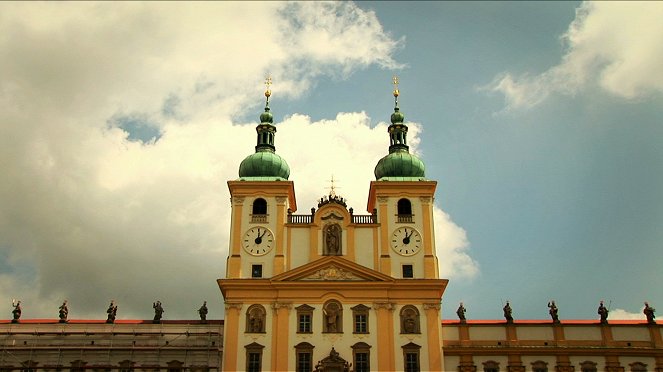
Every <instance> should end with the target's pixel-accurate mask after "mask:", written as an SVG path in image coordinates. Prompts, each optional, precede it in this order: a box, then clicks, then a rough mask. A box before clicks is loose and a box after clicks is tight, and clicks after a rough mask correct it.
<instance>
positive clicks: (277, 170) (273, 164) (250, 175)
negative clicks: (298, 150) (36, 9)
mask: <svg viewBox="0 0 663 372" xmlns="http://www.w3.org/2000/svg"><path fill="white" fill-rule="evenodd" d="M268 82H269V84H271V79H268ZM271 94H272V92H271V91H270V90H269V85H268V89H267V91H266V92H265V97H267V103H266V104H265V112H263V113H262V114H260V124H258V126H257V127H256V133H257V134H258V141H257V144H256V152H255V154H251V155H249V156H247V157H246V158H245V159H244V160H242V163H241V164H240V165H239V178H240V179H241V180H247V181H249V180H250V181H283V180H287V179H288V177H290V167H289V166H288V163H287V162H286V161H285V159H283V158H282V157H280V156H278V155H277V154H276V147H275V146H274V137H275V136H276V127H275V126H274V124H272V122H273V121H274V116H273V115H272V113H271V112H269V97H270V96H271Z"/></svg>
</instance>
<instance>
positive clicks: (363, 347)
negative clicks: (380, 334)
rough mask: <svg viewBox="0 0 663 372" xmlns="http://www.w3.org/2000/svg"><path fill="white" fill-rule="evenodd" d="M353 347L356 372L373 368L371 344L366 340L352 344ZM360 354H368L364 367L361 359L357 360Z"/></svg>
mask: <svg viewBox="0 0 663 372" xmlns="http://www.w3.org/2000/svg"><path fill="white" fill-rule="evenodd" d="M351 348H352V363H353V364H354V371H355V372H369V371H370V370H371V345H369V344H367V343H365V342H357V343H356V344H354V345H352V346H351ZM358 355H366V365H365V366H364V367H365V368H362V363H363V362H361V361H358V360H357V356H358Z"/></svg>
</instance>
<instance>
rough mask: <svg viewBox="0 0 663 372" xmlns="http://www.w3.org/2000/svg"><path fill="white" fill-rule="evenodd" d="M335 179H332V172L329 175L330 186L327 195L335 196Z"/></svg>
mask: <svg viewBox="0 0 663 372" xmlns="http://www.w3.org/2000/svg"><path fill="white" fill-rule="evenodd" d="M335 181H336V180H334V175H333V174H332V176H331V181H330V182H331V186H330V187H329V195H330V196H336V185H335V184H334V182H335Z"/></svg>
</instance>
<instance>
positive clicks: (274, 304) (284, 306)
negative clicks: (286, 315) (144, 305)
mask: <svg viewBox="0 0 663 372" xmlns="http://www.w3.org/2000/svg"><path fill="white" fill-rule="evenodd" d="M272 309H274V310H278V309H288V310H290V309H292V302H281V301H275V302H272Z"/></svg>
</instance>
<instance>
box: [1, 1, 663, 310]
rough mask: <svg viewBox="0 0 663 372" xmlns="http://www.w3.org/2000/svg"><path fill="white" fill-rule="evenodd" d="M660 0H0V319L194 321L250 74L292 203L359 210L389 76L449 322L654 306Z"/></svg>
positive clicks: (207, 289) (661, 195)
mask: <svg viewBox="0 0 663 372" xmlns="http://www.w3.org/2000/svg"><path fill="white" fill-rule="evenodd" d="M661 18H663V3H660V2H643V3H639V2H629V3H620V2H591V3H581V2H531V3H529V2H462V3H461V2H458V3H457V2H407V3H405V2H359V3H352V2H340V3H322V2H292V3H279V2H264V3H263V2H242V3H233V2H218V3H216V2H213V3H209V2H205V3H174V2H166V3H156V2H150V3H134V2H129V3H126V2H121V3H106V2H104V3H79V2H67V3H65V2H49V3H35V2H28V3H22V2H21V3H18V2H17V3H14V2H2V3H0V51H2V52H0V105H1V107H2V110H0V175H2V182H0V318H4V319H9V318H10V317H11V310H12V306H11V301H12V299H19V300H21V301H22V308H23V317H24V318H53V319H55V318H57V310H58V306H59V305H60V304H61V303H62V301H64V300H65V299H66V300H68V302H69V308H70V318H75V319H105V316H106V314H105V309H106V307H107V306H108V304H109V302H110V301H111V300H115V301H116V303H117V304H118V307H119V309H118V319H150V318H151V317H152V315H153V310H152V302H154V301H157V300H159V301H161V302H162V303H163V307H164V309H165V313H164V319H196V318H197V309H198V308H199V307H200V305H201V304H202V302H203V301H208V307H209V310H210V313H209V318H210V319H219V318H223V303H222V297H221V294H220V291H219V289H218V286H217V284H216V279H217V278H222V277H224V275H225V260H226V256H227V252H228V234H229V230H230V201H229V192H228V189H227V184H226V182H227V181H228V180H232V179H236V178H237V177H238V174H237V171H238V168H239V164H240V162H241V160H242V159H243V158H244V157H246V156H248V155H250V154H251V153H252V152H253V151H254V146H255V125H256V124H257V122H258V117H259V115H260V113H261V112H262V107H263V105H264V96H263V92H264V89H265V86H264V85H263V82H264V80H265V77H266V76H268V75H270V76H271V77H272V79H273V85H272V87H271V89H272V97H271V100H270V106H271V109H272V113H273V114H274V117H275V125H276V127H277V130H278V132H277V136H276V148H277V153H278V154H279V155H281V156H282V157H283V158H285V159H286V160H287V161H288V163H289V165H290V169H291V175H290V180H292V181H294V182H295V190H296V194H297V205H298V207H299V212H300V213H306V212H307V211H308V210H309V209H310V207H313V206H316V200H317V199H318V198H320V197H321V196H323V195H325V194H327V193H328V192H329V185H330V182H329V180H330V179H331V177H332V175H333V176H334V179H336V180H337V182H336V186H337V187H338V189H337V192H338V193H339V194H341V195H342V196H343V197H345V198H346V199H347V200H348V205H349V206H351V207H353V208H354V210H355V211H356V213H359V211H364V210H365V208H366V202H367V194H368V187H369V182H370V181H371V180H372V179H373V178H374V176H373V168H374V166H375V164H376V163H377V161H378V160H379V159H380V158H381V157H382V156H384V155H385V154H386V153H387V151H388V144H389V142H388V136H387V131H386V128H387V125H388V120H389V116H390V114H391V112H393V97H392V95H391V92H392V89H393V86H392V84H391V81H392V76H393V75H398V76H399V79H400V85H399V90H400V93H401V95H400V97H399V103H400V107H401V110H402V112H403V113H404V114H405V120H406V123H407V124H408V125H409V128H410V131H409V133H408V136H409V137H408V142H409V144H410V150H411V151H412V152H414V153H416V154H417V155H418V156H419V157H420V158H421V159H422V160H423V161H424V163H425V164H426V176H427V178H429V179H432V180H436V181H437V182H438V186H437V193H436V198H435V210H434V213H435V233H436V248H437V254H438V257H439V261H440V276H441V277H443V278H448V279H449V285H448V287H447V290H446V292H445V294H444V297H443V318H449V319H454V318H455V309H456V307H457V306H458V303H459V302H461V301H462V302H464V304H465V307H466V308H467V314H466V315H467V317H468V319H499V318H500V317H501V316H502V311H501V308H502V306H503V303H504V301H507V300H508V301H510V303H511V306H512V308H513V315H514V318H515V319H547V318H548V314H547V306H546V305H547V302H548V301H550V300H555V301H556V303H557V305H558V307H559V316H560V319H562V320H565V319H595V318H598V316H597V313H596V309H597V307H598V303H599V301H601V300H604V301H605V302H606V305H608V306H610V310H611V313H610V319H618V318H622V319H630V318H637V319H644V316H643V315H642V313H641V311H642V308H643V302H644V301H649V302H650V304H651V305H652V306H654V307H656V306H659V307H663V288H662V286H661V285H660V283H661V282H663V270H661V262H663V249H661V242H663V229H662V228H661V226H663V146H661V140H662V139H663V124H662V123H661V119H660V118H661V117H663V44H661V43H660V40H663V23H661V22H660V19H661Z"/></svg>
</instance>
